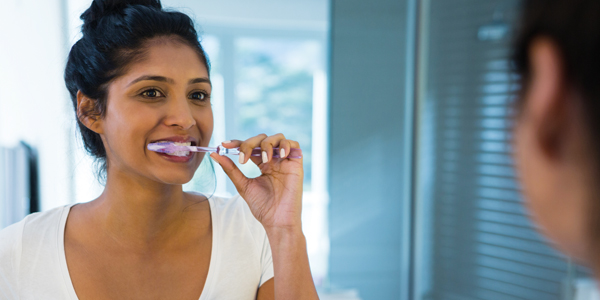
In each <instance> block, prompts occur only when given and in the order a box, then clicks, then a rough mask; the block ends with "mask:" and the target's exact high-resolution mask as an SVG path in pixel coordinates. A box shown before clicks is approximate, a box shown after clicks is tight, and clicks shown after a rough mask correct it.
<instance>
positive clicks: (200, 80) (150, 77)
mask: <svg viewBox="0 0 600 300" xmlns="http://www.w3.org/2000/svg"><path fill="white" fill-rule="evenodd" d="M146 80H150V81H160V82H166V83H170V84H174V83H175V80H173V79H171V78H167V77H164V76H155V75H144V76H141V77H138V78H137V79H135V80H133V81H132V82H130V83H129V85H128V86H130V85H133V84H135V83H137V82H140V81H146ZM194 83H208V84H210V85H211V86H212V83H211V82H210V79H208V78H206V77H200V78H194V79H190V80H189V81H188V84H194Z"/></svg>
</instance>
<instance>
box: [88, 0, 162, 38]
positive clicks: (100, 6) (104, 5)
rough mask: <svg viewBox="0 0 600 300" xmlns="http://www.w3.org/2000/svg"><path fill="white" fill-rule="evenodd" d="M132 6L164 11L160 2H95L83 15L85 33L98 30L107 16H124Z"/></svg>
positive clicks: (101, 0)
mask: <svg viewBox="0 0 600 300" xmlns="http://www.w3.org/2000/svg"><path fill="white" fill-rule="evenodd" d="M132 5H143V6H148V7H152V8H156V9H162V6H161V4H160V0H94V1H93V2H92V5H90V8H88V9H87V10H86V11H85V12H83V14H81V20H83V32H84V33H85V32H86V31H88V30H89V29H93V28H96V26H97V25H98V21H99V20H100V19H102V18H103V17H105V16H109V15H116V14H122V13H123V12H124V11H125V9H126V8H127V7H129V6H132Z"/></svg>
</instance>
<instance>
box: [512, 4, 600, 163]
mask: <svg viewBox="0 0 600 300" xmlns="http://www.w3.org/2000/svg"><path fill="white" fill-rule="evenodd" d="M520 26H521V29H520V34H519V36H518V38H517V40H516V45H515V52H514V63H515V67H516V71H517V73H518V74H520V75H521V76H522V78H521V83H522V90H523V91H526V90H527V88H528V83H529V81H530V79H531V78H530V76H531V70H530V67H531V66H530V57H529V47H530V45H531V43H532V42H533V41H534V40H535V39H536V38H539V37H545V38H549V39H550V40H552V41H553V42H554V43H555V45H556V46H557V47H558V50H559V52H560V54H561V55H562V60H563V67H564V72H565V74H562V75H563V78H564V79H565V80H566V81H567V83H568V84H569V85H570V86H571V87H573V88H574V89H576V90H577V91H578V92H579V93H580V94H581V96H582V98H583V100H584V103H583V106H584V108H585V111H586V113H587V114H588V116H586V119H587V120H588V122H589V125H590V126H592V128H590V129H592V132H598V133H600V84H599V83H600V59H598V56H599V55H600V1H598V0H524V1H523V12H522V16H521V24H520ZM598 139H600V136H598ZM598 150H599V151H600V148H598ZM599 153H600V152H599Z"/></svg>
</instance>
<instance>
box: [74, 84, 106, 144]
mask: <svg viewBox="0 0 600 300" xmlns="http://www.w3.org/2000/svg"><path fill="white" fill-rule="evenodd" d="M96 104H97V100H95V99H92V98H90V97H88V96H86V95H84V94H83V93H82V92H81V91H77V118H78V119H79V121H80V122H81V123H82V124H83V125H85V127H87V128H88V129H90V130H91V131H93V132H95V133H98V134H102V133H104V131H103V129H102V118H101V116H100V112H99V111H98V109H97V106H96Z"/></svg>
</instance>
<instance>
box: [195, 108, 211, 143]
mask: <svg viewBox="0 0 600 300" xmlns="http://www.w3.org/2000/svg"><path fill="white" fill-rule="evenodd" d="M196 124H198V128H199V129H200V135H201V137H202V141H201V144H202V146H204V147H206V146H208V144H209V143H210V138H211V137H212V133H213V129H214V119H213V113H212V109H210V108H207V109H206V110H203V111H201V112H198V113H197V114H196Z"/></svg>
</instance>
